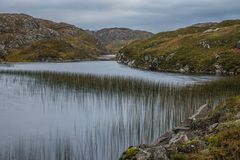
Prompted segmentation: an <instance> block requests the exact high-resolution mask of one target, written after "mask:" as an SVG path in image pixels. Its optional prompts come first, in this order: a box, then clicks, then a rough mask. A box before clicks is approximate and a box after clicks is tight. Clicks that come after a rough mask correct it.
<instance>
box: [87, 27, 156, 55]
mask: <svg viewBox="0 0 240 160" xmlns="http://www.w3.org/2000/svg"><path fill="white" fill-rule="evenodd" d="M91 33H92V34H93V35H94V36H95V37H96V38H97V39H98V40H99V41H101V43H102V44H103V46H105V47H106V48H107V49H108V50H109V51H110V52H113V53H117V52H118V51H119V50H120V49H121V48H122V47H123V46H125V45H126V44H128V43H130V42H133V41H135V40H144V39H148V38H151V37H152V36H153V35H154V34H153V33H150V32H146V31H140V30H131V29H128V28H105V29H101V30H98V31H96V32H94V31H92V32H91Z"/></svg>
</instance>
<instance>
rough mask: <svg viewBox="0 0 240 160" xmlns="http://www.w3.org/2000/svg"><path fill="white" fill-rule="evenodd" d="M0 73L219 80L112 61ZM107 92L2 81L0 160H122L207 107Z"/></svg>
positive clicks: (14, 79)
mask: <svg viewBox="0 0 240 160" xmlns="http://www.w3.org/2000/svg"><path fill="white" fill-rule="evenodd" d="M0 70H30V71H56V72H64V73H67V72H71V73H78V74H92V75H98V76H119V77H130V78H138V79H144V80H153V81H156V82H161V83H168V84H169V83H173V84H179V85H181V84H193V83H199V82H203V81H209V80H213V79H216V77H213V76H193V75H181V74H172V73H156V72H147V71H141V70H136V69H131V68H128V67H126V66H123V65H119V64H117V63H116V62H112V61H107V62H101V61H98V62H80V63H29V64H15V65H14V66H13V67H6V68H5V67H1V68H0ZM96 83H98V82H96ZM105 85H108V83H107V84H105ZM109 85H110V80H109ZM143 86H144V83H143ZM115 87H117V86H115ZM99 90H103V92H101V94H99V92H94V91H92V90H91V91H86V89H85V90H77V91H76V90H73V89H69V88H64V87H61V86H58V87H56V86H55V87H52V86H49V84H47V83H45V82H41V83H39V80H38V79H37V78H34V77H28V76H23V77H21V76H16V75H8V74H1V75H0V91H1V92H0V148H1V152H0V159H1V160H2V159H5V158H6V157H8V158H9V157H11V158H9V159H16V160H23V159H24V160H27V159H29V160H30V159H37V160H38V159H39V160H45V159H46V160H47V159H56V160H62V159H67V160H77V159H81V160H113V159H117V158H118V157H119V155H120V154H121V153H122V151H123V150H124V149H126V148H127V147H128V146H131V145H138V144H141V143H147V144H149V143H152V142H154V140H156V139H157V138H158V137H159V136H160V135H161V134H162V133H164V132H165V131H167V130H168V129H170V128H172V127H174V126H175V125H177V124H179V123H180V122H181V121H182V120H184V119H185V118H186V117H188V116H189V115H191V114H192V113H193V112H194V110H195V109H196V108H197V107H198V106H199V105H201V104H203V103H205V100H204V99H197V100H196V99H194V98H189V102H184V103H180V102H179V101H174V98H173V99H171V97H170V96H169V97H165V98H163V97H164V96H163V95H164V94H163V93H161V94H160V93H159V94H155V93H154V94H151V92H147V93H146V94H139V93H135V92H134V91H129V94H126V93H125V94H122V93H120V90H117V91H116V92H114V93H113V92H111V93H109V92H106V91H104V88H101V87H100V88H99ZM186 104H189V105H186ZM9 155H10V156H9ZM36 156H37V157H38V158H36Z"/></svg>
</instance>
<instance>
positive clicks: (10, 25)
mask: <svg viewBox="0 0 240 160" xmlns="http://www.w3.org/2000/svg"><path fill="white" fill-rule="evenodd" d="M105 52H106V50H105V49H104V47H102V46H101V45H100V43H99V42H98V40H97V39H96V38H95V37H94V36H92V35H90V34H88V33H86V32H85V31H84V30H82V29H80V28H78V27H76V26H73V25H70V24H66V23H55V22H52V21H48V20H43V19H38V18H34V17H31V16H29V15H25V14H0V59H4V60H8V61H62V60H74V59H94V58H95V57H97V56H99V55H100V54H102V53H105Z"/></svg>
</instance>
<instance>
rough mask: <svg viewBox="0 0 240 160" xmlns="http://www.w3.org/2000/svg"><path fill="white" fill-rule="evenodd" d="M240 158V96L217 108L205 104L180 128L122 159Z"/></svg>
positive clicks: (128, 151)
mask: <svg viewBox="0 0 240 160" xmlns="http://www.w3.org/2000/svg"><path fill="white" fill-rule="evenodd" d="M239 158H240V97H235V98H231V99H228V100H227V101H226V102H225V103H223V104H221V105H219V106H217V107H216V108H215V109H213V108H212V107H210V106H209V105H203V106H201V107H200V108H199V110H198V111H197V112H196V114H194V115H193V116H192V117H189V118H188V119H187V120H186V121H185V122H183V123H182V124H181V126H179V127H176V128H174V129H172V130H170V131H168V132H166V133H165V134H164V135H162V136H161V137H160V138H159V139H158V140H157V141H156V142H155V143H154V144H152V145H140V146H136V147H129V148H128V149H127V150H126V151H125V152H124V153H123V154H122V156H121V157H120V159H119V160H132V159H134V160H160V159H161V160H170V159H172V160H214V159H216V160H220V159H221V160H225V159H232V160H238V159H239Z"/></svg>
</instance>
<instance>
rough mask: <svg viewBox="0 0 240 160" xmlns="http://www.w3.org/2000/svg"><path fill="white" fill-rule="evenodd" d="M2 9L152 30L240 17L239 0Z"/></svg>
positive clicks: (4, 5) (86, 24)
mask: <svg viewBox="0 0 240 160" xmlns="http://www.w3.org/2000/svg"><path fill="white" fill-rule="evenodd" d="M0 2H1V3H0V4H1V5H0V12H7V13H26V14H30V15H32V16H34V17H39V18H43V19H50V20H53V21H57V22H60V21H61V22H67V23H71V24H74V25H76V26H79V27H81V28H84V29H91V30H97V29H101V28H106V27H128V28H132V29H142V30H148V31H152V32H155V33H156V32H160V31H165V30H172V29H176V28H178V27H183V26H187V25H190V24H194V23H199V22H208V21H221V20H224V19H240V1H239V0H197V1H195V0H0Z"/></svg>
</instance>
